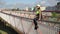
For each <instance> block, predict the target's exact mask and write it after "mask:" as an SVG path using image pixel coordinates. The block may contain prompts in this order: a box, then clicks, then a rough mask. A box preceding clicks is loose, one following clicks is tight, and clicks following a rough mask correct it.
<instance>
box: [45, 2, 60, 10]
mask: <svg viewBox="0 0 60 34" xmlns="http://www.w3.org/2000/svg"><path fill="white" fill-rule="evenodd" d="M46 10H49V11H52V10H53V11H60V2H58V3H57V5H55V6H52V7H50V6H49V7H46Z"/></svg>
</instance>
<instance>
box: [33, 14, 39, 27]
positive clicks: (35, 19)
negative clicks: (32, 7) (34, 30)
mask: <svg viewBox="0 0 60 34" xmlns="http://www.w3.org/2000/svg"><path fill="white" fill-rule="evenodd" d="M36 16H37V17H36V18H34V19H33V22H34V25H35V27H36V26H37V20H38V19H39V14H37V15H36Z"/></svg>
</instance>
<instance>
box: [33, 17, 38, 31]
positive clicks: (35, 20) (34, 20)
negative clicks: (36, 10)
mask: <svg viewBox="0 0 60 34" xmlns="http://www.w3.org/2000/svg"><path fill="white" fill-rule="evenodd" d="M33 22H34V25H35V30H37V28H38V26H37V19H36V18H34V19H33Z"/></svg>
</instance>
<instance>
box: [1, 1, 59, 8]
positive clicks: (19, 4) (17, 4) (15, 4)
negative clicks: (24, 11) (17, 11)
mask: <svg viewBox="0 0 60 34" xmlns="http://www.w3.org/2000/svg"><path fill="white" fill-rule="evenodd" d="M59 1H60V0H0V8H25V7H34V6H35V5H37V4H40V5H41V6H54V5H56V4H57V2H59Z"/></svg>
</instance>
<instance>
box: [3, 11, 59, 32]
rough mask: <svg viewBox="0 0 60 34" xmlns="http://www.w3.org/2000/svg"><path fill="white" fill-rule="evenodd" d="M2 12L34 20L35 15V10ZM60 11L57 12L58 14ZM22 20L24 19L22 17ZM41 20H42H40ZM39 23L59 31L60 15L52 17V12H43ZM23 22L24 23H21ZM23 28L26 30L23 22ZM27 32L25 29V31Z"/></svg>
mask: <svg viewBox="0 0 60 34" xmlns="http://www.w3.org/2000/svg"><path fill="white" fill-rule="evenodd" d="M2 13H5V14H7V15H11V16H14V17H20V18H25V19H30V20H32V19H33V18H34V16H35V13H33V12H20V11H17V12H12V11H9V12H7V11H5V12H4V11H3V12H2ZM58 14H59V13H57V15H58ZM59 15H60V14H59ZM21 20H22V19H21ZM39 21H41V22H39ZM39 21H38V22H39V23H38V24H40V25H41V24H42V25H44V26H48V27H52V28H53V29H56V30H57V32H59V31H60V30H59V29H60V17H59V16H57V17H52V12H44V11H43V12H42V19H41V20H39ZM21 24H22V23H21ZM22 29H23V30H24V26H23V24H22ZM24 32H25V31H24Z"/></svg>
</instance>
